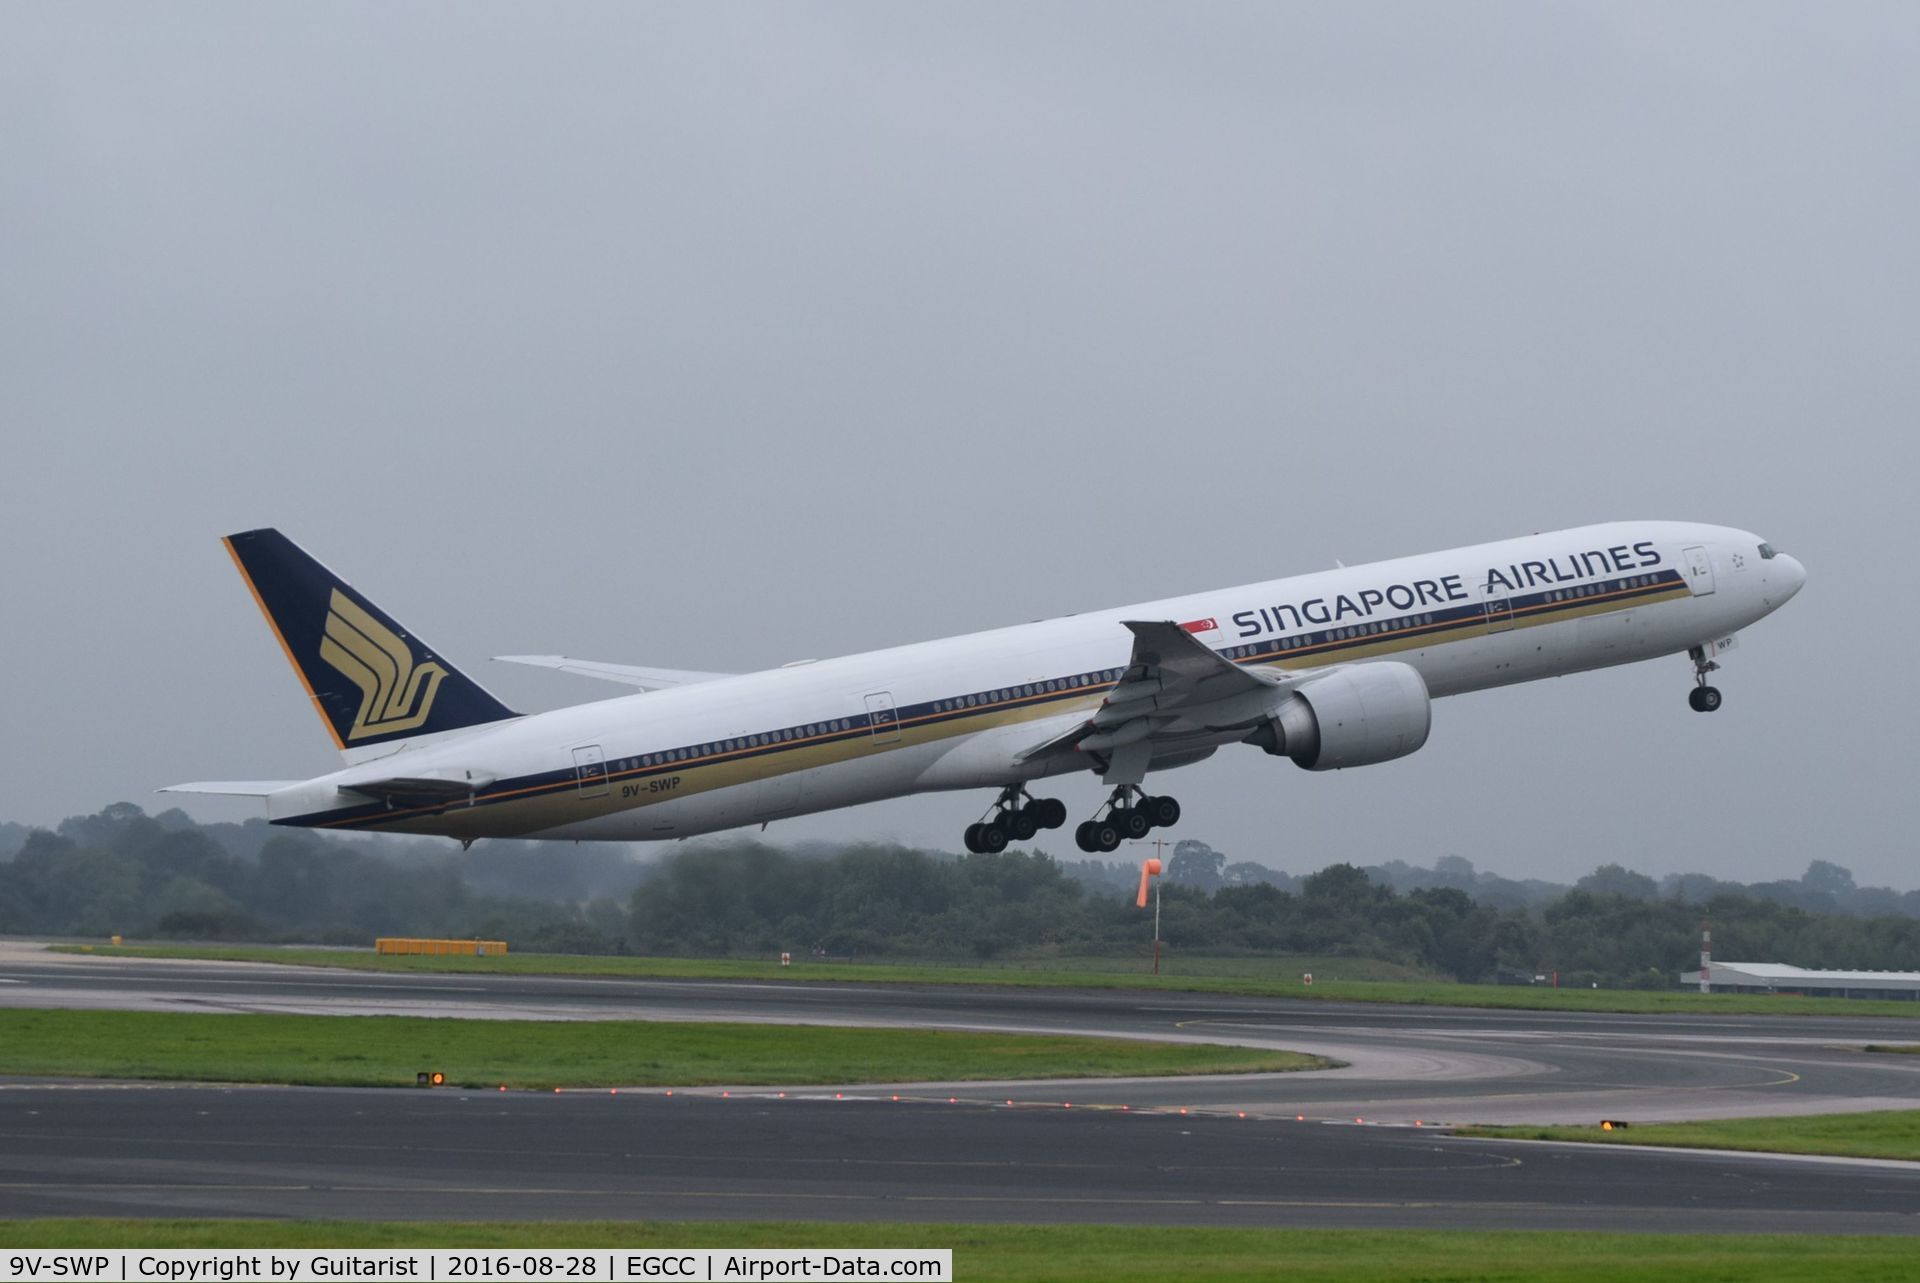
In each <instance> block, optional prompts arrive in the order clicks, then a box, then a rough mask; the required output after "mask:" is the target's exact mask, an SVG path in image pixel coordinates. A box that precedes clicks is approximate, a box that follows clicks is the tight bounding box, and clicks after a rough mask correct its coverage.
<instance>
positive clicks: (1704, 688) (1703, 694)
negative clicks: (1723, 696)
mask: <svg viewBox="0 0 1920 1283" xmlns="http://www.w3.org/2000/svg"><path fill="white" fill-rule="evenodd" d="M1687 656H1688V658H1690V659H1692V660H1693V689H1692V690H1690V691H1688V692H1687V707H1689V708H1691V709H1692V710H1693V711H1694V712H1696V713H1711V712H1713V711H1714V710H1715V709H1717V708H1719V707H1720V688H1719V687H1718V686H1709V685H1707V674H1708V673H1712V672H1717V671H1719V668H1720V665H1718V664H1716V663H1714V662H1713V661H1712V660H1711V659H1708V658H1707V652H1706V650H1705V648H1704V647H1700V646H1695V647H1694V648H1693V649H1692V650H1690V651H1688V652H1687Z"/></svg>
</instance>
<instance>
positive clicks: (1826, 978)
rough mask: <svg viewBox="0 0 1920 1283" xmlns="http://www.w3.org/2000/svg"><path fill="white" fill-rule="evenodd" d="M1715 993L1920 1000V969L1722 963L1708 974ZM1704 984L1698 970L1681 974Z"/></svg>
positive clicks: (1690, 984) (1688, 983)
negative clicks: (1822, 968) (1831, 968)
mask: <svg viewBox="0 0 1920 1283" xmlns="http://www.w3.org/2000/svg"><path fill="white" fill-rule="evenodd" d="M1707 979H1708V981H1709V982H1710V983H1711V987H1712V989H1713V992H1715V993H1801V994H1806V995H1808V996H1809V997H1815V998H1900V999H1905V1000H1908V1001H1914V1002H1920V971H1810V970H1808V969H1807V968H1805V967H1790V966H1788V965H1787V964H1786V963H1784V962H1721V961H1719V960H1718V959H1715V960H1714V963H1713V965H1712V967H1711V968H1709V970H1708V973H1707ZM1680 984H1681V986H1682V987H1683V988H1687V989H1697V988H1699V987H1700V973H1699V972H1698V971H1683V972H1681V973H1680Z"/></svg>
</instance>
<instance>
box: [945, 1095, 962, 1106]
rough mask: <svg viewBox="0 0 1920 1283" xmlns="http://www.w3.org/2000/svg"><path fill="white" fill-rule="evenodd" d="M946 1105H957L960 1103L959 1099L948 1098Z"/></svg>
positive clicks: (956, 1097) (955, 1097) (954, 1097)
mask: <svg viewBox="0 0 1920 1283" xmlns="http://www.w3.org/2000/svg"><path fill="white" fill-rule="evenodd" d="M947 1103H948V1104H949V1105H957V1104H959V1103H960V1098H959V1097H958V1096H949V1097H947Z"/></svg>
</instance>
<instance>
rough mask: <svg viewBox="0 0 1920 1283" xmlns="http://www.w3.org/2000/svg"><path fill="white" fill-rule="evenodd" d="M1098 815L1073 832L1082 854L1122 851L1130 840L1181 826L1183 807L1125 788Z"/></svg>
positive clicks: (1170, 799) (1126, 786)
mask: <svg viewBox="0 0 1920 1283" xmlns="http://www.w3.org/2000/svg"><path fill="white" fill-rule="evenodd" d="M1102 809H1103V810H1104V811H1106V814H1105V815H1104V816H1101V815H1096V816H1094V818H1093V819H1091V820H1088V821H1086V822H1085V823H1083V824H1082V825H1081V826H1080V827H1079V828H1077V829H1075V830H1074V831H1073V840H1074V842H1075V843H1076V844H1078V845H1079V847H1080V849H1081V850H1082V851H1118V850H1119V849H1120V844H1121V843H1122V842H1124V841H1126V840H1127V839H1129V838H1143V837H1145V836H1146V835H1147V834H1148V833H1149V832H1151V831H1152V830H1154V829H1164V828H1167V827H1169V826H1171V825H1174V824H1178V823H1179V822H1180V803H1178V802H1176V801H1175V800H1174V799H1172V798H1170V797H1151V796H1149V795H1148V794H1146V793H1144V792H1142V791H1141V789H1140V788H1139V786H1138V785H1134V784H1122V785H1121V786H1120V787H1119V788H1116V789H1115V790H1114V791H1113V796H1112V797H1110V798H1108V799H1107V804H1106V806H1105V807H1103V808H1102Z"/></svg>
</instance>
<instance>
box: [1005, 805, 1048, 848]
mask: <svg viewBox="0 0 1920 1283" xmlns="http://www.w3.org/2000/svg"><path fill="white" fill-rule="evenodd" d="M1000 826H1001V827H1002V828H1004V829H1006V831H1007V836H1008V837H1010V838H1012V839H1013V840H1014V841H1015V842H1026V841H1030V840H1031V839H1032V837H1033V835H1034V834H1036V833H1038V832H1039V831H1040V821H1038V820H1036V819H1034V818H1033V808H1032V807H1030V806H1023V807H1021V808H1020V809H1019V810H1017V811H1008V812H1007V813H1006V814H1005V815H1003V816H1001V817H1000Z"/></svg>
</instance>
